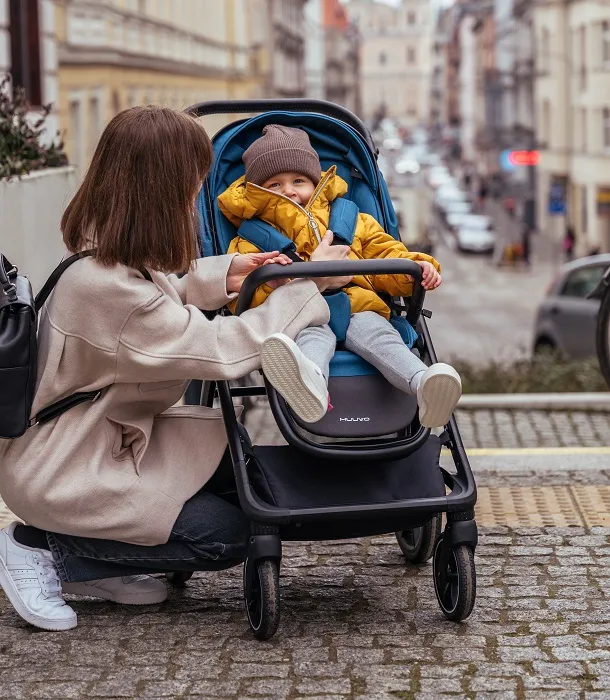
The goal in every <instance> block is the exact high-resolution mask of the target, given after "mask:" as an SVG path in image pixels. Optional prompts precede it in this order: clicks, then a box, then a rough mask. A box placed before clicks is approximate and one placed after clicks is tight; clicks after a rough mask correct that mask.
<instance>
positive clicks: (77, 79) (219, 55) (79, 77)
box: [55, 0, 255, 175]
mask: <svg viewBox="0 0 610 700" xmlns="http://www.w3.org/2000/svg"><path fill="white" fill-rule="evenodd" d="M55 4H56V15H57V21H56V25H57V38H58V44H59V111H60V118H61V120H62V124H63V126H64V128H65V129H66V148H67V151H68V154H69V156H70V160H71V162H73V163H74V165H75V166H76V167H77V169H78V170H79V173H80V174H81V175H82V172H83V169H84V168H85V167H86V164H87V163H88V162H89V159H90V157H91V155H92V151H93V149H94V147H95V144H96V143H97V140H98V138H99V135H100V133H101V131H102V129H103V127H104V125H105V124H106V123H107V122H108V121H109V119H110V118H111V117H112V116H113V115H114V114H116V113H117V112H119V111H120V110H122V109H125V108H126V107H130V106H133V105H137V104H148V103H155V104H161V105H166V106H170V107H174V108H178V109H183V108H185V107H187V106H188V105H190V104H194V103H196V102H201V101H204V100H215V99H234V98H244V97H250V96H251V93H252V92H253V91H254V89H255V85H254V81H253V80H252V79H251V76H250V51H249V32H248V14H247V4H246V0H225V1H224V2H222V3H217V2H216V1H215V0H196V1H193V0H97V1H96V2H91V1H88V0H56V3H55ZM222 123H224V120H223V117H222V116H212V117H208V118H206V119H205V124H206V127H207V128H208V129H209V131H211V132H214V131H215V130H216V129H217V128H218V127H219V126H220V125H222Z"/></svg>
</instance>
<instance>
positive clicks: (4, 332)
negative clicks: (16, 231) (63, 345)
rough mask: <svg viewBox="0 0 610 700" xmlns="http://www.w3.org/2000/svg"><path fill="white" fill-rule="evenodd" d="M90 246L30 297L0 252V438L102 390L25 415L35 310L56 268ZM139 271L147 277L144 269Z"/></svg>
mask: <svg viewBox="0 0 610 700" xmlns="http://www.w3.org/2000/svg"><path fill="white" fill-rule="evenodd" d="M93 252H94V251H93V250H86V251H83V252H82V253H77V254H76V255H72V256H71V257H69V258H67V259H66V260H64V261H63V262H62V263H61V264H60V265H58V266H57V267H56V268H55V270H54V271H53V272H52V273H51V276H50V277H49V279H48V280H47V281H46V282H45V284H44V286H43V288H42V289H41V290H40V292H39V293H38V294H37V296H36V298H35V299H34V297H33V294H32V285H31V284H30V281H29V280H28V278H27V277H23V276H22V275H19V274H18V271H17V268H16V267H15V266H14V265H11V263H10V262H9V261H8V260H7V259H6V258H5V257H4V255H2V253H0V438H6V439H12V438H17V437H20V436H21V435H23V433H25V431H26V430H27V429H28V428H30V427H32V426H33V425H37V424H39V423H46V422H47V421H50V420H53V418H56V417H57V416H59V415H61V414H62V413H64V412H65V411H67V410H69V409H70V408H72V407H74V406H78V405H79V404H81V403H84V402H85V401H95V400H96V399H97V398H99V396H100V394H101V393H102V390H101V389H99V390H97V391H85V392H80V393H76V394H72V395H71V396H66V397H65V398H63V399H60V400H59V401H56V402H55V403H53V404H51V405H50V406H47V407H46V408H43V409H42V410H41V411H39V412H38V413H37V414H36V416H34V418H32V419H30V413H31V410H32V402H33V400H34V391H35V389H36V370H37V359H38V338H37V331H38V313H39V311H40V309H41V308H42V307H43V305H44V303H45V301H46V300H47V298H48V297H49V294H51V292H52V291H53V288H54V287H55V285H56V284H57V280H58V279H59V278H60V277H61V275H62V273H63V272H64V271H65V270H66V269H67V268H68V267H70V265H72V264H74V263H75V262H77V260H80V259H81V258H84V257H86V256H88V255H91V254H92V253H93ZM142 274H144V276H145V277H146V278H147V279H148V280H149V281H152V279H151V277H150V274H149V273H148V272H147V271H145V270H143V271H142Z"/></svg>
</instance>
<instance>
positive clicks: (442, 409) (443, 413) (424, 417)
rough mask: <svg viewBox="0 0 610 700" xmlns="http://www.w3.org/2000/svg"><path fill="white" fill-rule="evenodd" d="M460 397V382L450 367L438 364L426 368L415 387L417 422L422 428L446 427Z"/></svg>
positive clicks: (458, 376)
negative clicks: (417, 411) (417, 410)
mask: <svg viewBox="0 0 610 700" xmlns="http://www.w3.org/2000/svg"><path fill="white" fill-rule="evenodd" d="M461 395H462V380H461V379H460V375H459V374H458V373H457V372H456V371H455V370H454V369H453V367H451V365H446V364H444V363H442V362H439V363H437V364H435V365H432V366H431V367H428V369H427V370H426V371H425V372H424V375H423V376H422V378H421V379H420V382H419V386H418V387H417V403H418V404H419V422H420V423H421V424H422V425H423V426H424V428H438V427H440V426H444V425H446V424H447V423H448V422H449V419H450V418H451V414H452V413H453V410H454V409H455V407H456V406H457V402H458V401H459V400H460V396H461Z"/></svg>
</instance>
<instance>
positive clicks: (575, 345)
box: [534, 253, 610, 359]
mask: <svg viewBox="0 0 610 700" xmlns="http://www.w3.org/2000/svg"><path fill="white" fill-rule="evenodd" d="M608 267H610V253H606V254H603V255H594V256H591V257H589V258H580V259H579V260H575V261H574V262H571V263H568V264H567V265H564V266H563V267H562V268H561V271H560V273H559V275H558V276H557V278H556V279H555V280H554V281H553V283H552V284H551V286H550V287H549V291H548V293H547V296H546V298H545V300H544V301H543V302H542V304H540V307H539V309H538V316H537V318H536V325H535V327H534V352H542V351H544V350H557V351H559V352H560V353H561V354H562V355H563V356H564V357H567V358H574V359H578V358H583V357H590V356H592V355H595V354H596V351H595V324H596V320H597V313H598V311H599V304H600V302H599V300H598V299H587V295H588V294H589V293H590V292H592V291H593V289H595V287H596V286H597V285H598V284H599V282H600V280H601V279H602V277H603V276H604V273H605V271H606V270H607V269H608Z"/></svg>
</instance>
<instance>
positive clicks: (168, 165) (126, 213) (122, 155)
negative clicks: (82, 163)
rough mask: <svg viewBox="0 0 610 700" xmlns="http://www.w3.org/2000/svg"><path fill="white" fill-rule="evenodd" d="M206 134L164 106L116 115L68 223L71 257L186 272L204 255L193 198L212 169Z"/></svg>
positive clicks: (64, 226) (65, 218)
mask: <svg viewBox="0 0 610 700" xmlns="http://www.w3.org/2000/svg"><path fill="white" fill-rule="evenodd" d="M212 157H213V151H212V144H211V142H210V139H209V138H208V135H207V134H206V133H205V131H204V129H203V127H202V126H201V125H200V124H199V123H197V122H196V121H195V119H194V118H193V117H190V116H188V115H186V114H184V113H182V112H176V111H175V110H173V109H168V108H165V107H154V106H148V107H133V108H131V109H127V110H125V111H124V112H120V113H119V114H117V115H116V116H115V117H114V119H112V121H111V122H110V123H109V124H108V126H107V127H106V129H105V130H104V133H103V134H102V136H101V138H100V141H99V143H98V145H97V148H96V149H95V153H94V155H93V159H92V161H91V165H90V166H89V169H88V171H87V174H86V176H85V178H84V180H83V182H82V184H81V186H80V187H79V189H78V192H77V193H76V195H75V196H74V198H73V199H72V201H71V202H70V204H69V205H68V208H67V209H66V211H65V212H64V215H63V217H62V220H61V230H62V233H63V238H64V242H65V244H66V246H67V247H68V250H70V251H71V252H73V253H76V252H78V251H80V250H84V249H86V248H92V247H95V248H96V250H97V252H96V254H95V257H96V260H98V261H99V262H100V263H101V264H103V265H115V264H117V263H121V264H123V265H127V266H128V267H133V268H136V269H140V268H142V267H149V268H151V269H153V270H162V271H164V272H184V271H186V270H187V269H188V268H189V266H190V264H191V263H192V261H193V260H194V259H195V258H196V257H197V256H198V236H197V230H196V226H195V221H196V219H195V216H194V208H193V204H194V199H195V197H196V195H197V192H198V191H199V188H200V187H201V183H202V181H203V179H204V177H205V176H206V175H207V173H208V171H209V169H210V167H211V164H212Z"/></svg>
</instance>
